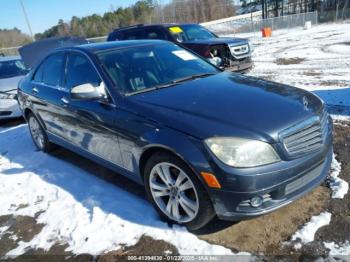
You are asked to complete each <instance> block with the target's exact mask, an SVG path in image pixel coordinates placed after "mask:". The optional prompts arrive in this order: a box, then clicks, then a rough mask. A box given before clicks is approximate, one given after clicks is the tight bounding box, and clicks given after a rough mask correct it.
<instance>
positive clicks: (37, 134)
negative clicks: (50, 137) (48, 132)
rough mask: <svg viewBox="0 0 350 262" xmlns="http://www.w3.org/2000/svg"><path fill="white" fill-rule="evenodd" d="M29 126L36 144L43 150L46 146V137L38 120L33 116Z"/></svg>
mask: <svg viewBox="0 0 350 262" xmlns="http://www.w3.org/2000/svg"><path fill="white" fill-rule="evenodd" d="M28 124H29V130H30V133H31V134H32V137H33V140H34V142H35V144H36V145H37V147H38V148H39V149H43V148H44V145H45V136H44V131H43V129H42V128H41V126H40V124H39V122H38V120H36V118H35V117H33V116H32V117H30V118H29V121H28Z"/></svg>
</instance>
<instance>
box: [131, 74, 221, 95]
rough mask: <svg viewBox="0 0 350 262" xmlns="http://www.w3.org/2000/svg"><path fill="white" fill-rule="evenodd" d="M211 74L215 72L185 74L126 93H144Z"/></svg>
mask: <svg viewBox="0 0 350 262" xmlns="http://www.w3.org/2000/svg"><path fill="white" fill-rule="evenodd" d="M211 75H215V73H203V74H196V75H191V76H186V77H183V78H179V79H175V80H172V81H170V82H167V83H164V84H159V85H155V86H153V87H150V88H145V89H142V90H138V91H135V92H132V93H129V94H127V95H128V96H130V95H136V94H140V93H146V92H149V91H152V90H157V89H162V88H167V87H170V86H174V85H177V84H179V83H182V82H186V81H189V80H193V79H197V78H203V77H207V76H211Z"/></svg>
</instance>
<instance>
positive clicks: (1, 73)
mask: <svg viewBox="0 0 350 262" xmlns="http://www.w3.org/2000/svg"><path fill="white" fill-rule="evenodd" d="M27 73H28V70H27V69H26V67H25V66H24V64H23V62H22V60H21V58H20V57H17V56H7V57H5V56H4V57H0V120H1V119H9V118H16V117H20V116H21V115H22V112H21V110H20V109H19V107H18V103H17V100H16V99H15V97H16V93H17V85H18V82H19V81H20V80H21V79H22V78H23V76H24V75H25V74H27Z"/></svg>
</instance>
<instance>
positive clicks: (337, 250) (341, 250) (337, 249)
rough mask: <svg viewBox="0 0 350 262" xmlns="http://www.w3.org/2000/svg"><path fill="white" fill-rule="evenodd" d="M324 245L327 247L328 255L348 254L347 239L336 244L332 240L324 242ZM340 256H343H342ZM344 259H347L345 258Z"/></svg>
mask: <svg viewBox="0 0 350 262" xmlns="http://www.w3.org/2000/svg"><path fill="white" fill-rule="evenodd" d="M324 246H325V247H326V248H328V249H329V255H331V256H349V254H350V243H349V241H347V242H345V243H344V244H341V245H339V244H336V243H334V242H325V243H324ZM342 258H344V257H342ZM335 261H336V260H335ZM345 261H348V260H345Z"/></svg>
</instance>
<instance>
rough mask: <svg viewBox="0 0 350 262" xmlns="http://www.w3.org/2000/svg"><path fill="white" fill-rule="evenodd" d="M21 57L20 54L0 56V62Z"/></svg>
mask: <svg viewBox="0 0 350 262" xmlns="http://www.w3.org/2000/svg"><path fill="white" fill-rule="evenodd" d="M18 59H21V57H20V56H0V62H5V61H12V60H18Z"/></svg>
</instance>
